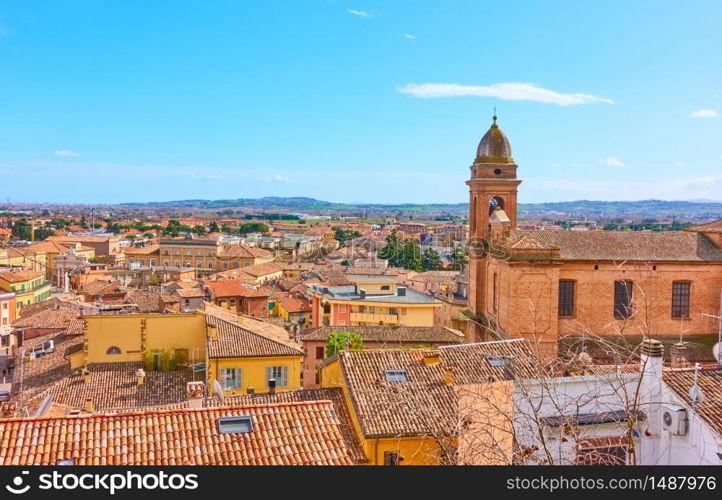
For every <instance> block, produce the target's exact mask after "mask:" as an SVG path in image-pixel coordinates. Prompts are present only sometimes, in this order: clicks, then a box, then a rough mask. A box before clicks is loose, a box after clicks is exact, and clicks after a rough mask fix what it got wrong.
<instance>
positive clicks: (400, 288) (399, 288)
mask: <svg viewBox="0 0 722 500" xmlns="http://www.w3.org/2000/svg"><path fill="white" fill-rule="evenodd" d="M396 295H398V296H399V297H405V296H406V287H405V286H397V287H396Z"/></svg>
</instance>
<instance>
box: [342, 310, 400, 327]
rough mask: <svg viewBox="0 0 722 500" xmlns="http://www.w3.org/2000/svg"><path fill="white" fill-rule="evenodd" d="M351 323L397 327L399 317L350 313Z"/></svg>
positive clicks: (394, 315) (395, 315)
mask: <svg viewBox="0 0 722 500" xmlns="http://www.w3.org/2000/svg"><path fill="white" fill-rule="evenodd" d="M351 322H352V323H374V324H380V323H383V324H384V325H398V324H399V316H398V315H397V314H375V313H354V312H352V313H351Z"/></svg>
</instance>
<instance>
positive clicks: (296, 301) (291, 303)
mask: <svg viewBox="0 0 722 500" xmlns="http://www.w3.org/2000/svg"><path fill="white" fill-rule="evenodd" d="M279 302H280V303H281V306H282V307H283V308H284V309H285V310H286V311H288V312H289V313H300V312H310V311H311V302H309V300H308V299H307V298H306V297H304V296H303V295H301V294H300V293H289V294H284V295H281V297H280V298H279Z"/></svg>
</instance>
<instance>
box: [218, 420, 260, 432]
mask: <svg viewBox="0 0 722 500" xmlns="http://www.w3.org/2000/svg"><path fill="white" fill-rule="evenodd" d="M252 430H253V422H252V421H251V416H250V415H238V416H229V417H221V418H219V419H218V432H220V433H221V434H247V433H249V432H251V431H252Z"/></svg>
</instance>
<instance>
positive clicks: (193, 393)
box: [186, 381, 206, 408]
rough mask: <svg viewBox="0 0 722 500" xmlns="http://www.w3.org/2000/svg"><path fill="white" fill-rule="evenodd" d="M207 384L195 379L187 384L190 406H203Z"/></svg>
mask: <svg viewBox="0 0 722 500" xmlns="http://www.w3.org/2000/svg"><path fill="white" fill-rule="evenodd" d="M205 390H206V385H205V384H204V383H203V382H200V381H195V382H188V383H187V384H186V392H187V394H188V408H203V396H204V394H205Z"/></svg>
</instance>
